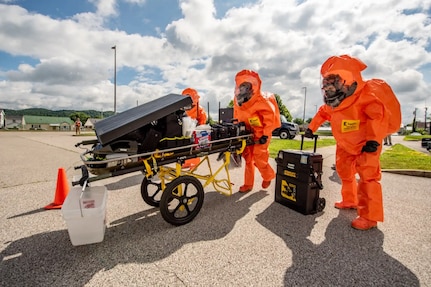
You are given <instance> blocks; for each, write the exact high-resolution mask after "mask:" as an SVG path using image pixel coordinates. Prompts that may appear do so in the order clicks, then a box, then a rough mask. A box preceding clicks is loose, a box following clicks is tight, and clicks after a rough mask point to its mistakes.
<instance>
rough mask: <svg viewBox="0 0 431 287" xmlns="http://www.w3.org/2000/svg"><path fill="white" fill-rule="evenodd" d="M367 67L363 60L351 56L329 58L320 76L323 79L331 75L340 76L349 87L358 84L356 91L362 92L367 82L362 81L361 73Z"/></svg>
mask: <svg viewBox="0 0 431 287" xmlns="http://www.w3.org/2000/svg"><path fill="white" fill-rule="evenodd" d="M366 68H367V65H365V64H364V63H363V62H362V61H361V60H359V59H357V58H353V57H351V56H349V55H341V56H332V57H329V58H328V59H327V60H326V61H325V62H324V63H323V65H322V68H321V69H320V74H321V75H322V77H323V78H325V77H327V76H328V75H330V74H338V75H340V76H341V78H343V79H344V80H345V81H346V84H347V85H351V84H353V83H354V82H356V83H357V88H356V91H359V90H361V89H362V88H363V87H364V85H365V82H364V80H363V79H362V75H361V71H363V70H365V69H366Z"/></svg>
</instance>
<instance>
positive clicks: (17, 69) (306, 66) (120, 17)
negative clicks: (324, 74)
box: [0, 0, 431, 124]
mask: <svg viewBox="0 0 431 287" xmlns="http://www.w3.org/2000/svg"><path fill="white" fill-rule="evenodd" d="M0 15H1V17H0V108H3V109H4V108H6V109H23V108H30V107H41V108H48V109H53V110H58V109H76V110H83V109H96V110H102V111H108V110H110V111H113V110H114V64H116V67H117V89H116V95H117V96H116V98H117V100H116V107H117V112H122V111H125V110H127V109H130V108H132V107H134V106H136V105H137V104H143V103H145V102H148V101H151V100H153V99H155V98H157V97H160V96H163V95H166V94H169V93H181V92H182V90H183V89H184V88H186V87H193V88H195V89H197V90H198V92H199V93H200V95H201V100H202V102H201V104H203V105H204V106H205V107H207V103H209V106H210V112H211V114H212V115H213V117H214V118H217V116H216V115H217V109H218V106H219V104H220V105H221V106H222V107H225V106H226V105H227V104H228V102H229V101H230V100H231V99H232V97H233V89H234V77H235V74H236V73H237V72H238V71H240V70H242V69H253V70H255V71H257V72H258V73H259V74H260V76H261V79H262V81H263V85H262V89H263V90H264V91H269V92H273V93H277V94H279V95H280V96H281V98H282V100H283V102H284V104H285V105H286V106H287V108H288V109H289V110H290V112H291V114H292V116H293V117H294V118H302V116H303V110H304V97H305V96H306V105H305V113H306V116H305V117H306V118H309V117H312V116H313V115H314V113H315V111H316V108H317V107H318V106H320V105H321V104H322V94H321V91H320V74H319V71H320V66H321V64H322V63H323V62H324V61H325V60H326V59H327V58H328V57H330V56H332V55H341V54H350V55H353V56H356V57H358V58H360V59H361V60H362V61H364V62H365V63H366V64H367V65H368V68H367V69H366V70H365V71H364V73H363V77H364V78H365V79H370V78H381V79H384V80H386V81H387V82H388V83H389V84H390V85H391V86H392V88H393V90H394V91H395V93H396V94H397V96H398V98H399V100H400V102H401V105H402V111H403V123H405V124H407V123H411V121H412V118H413V111H414V110H415V108H417V116H418V118H419V120H421V121H423V120H424V116H425V107H429V110H428V115H429V114H431V39H430V37H431V17H430V16H431V0H379V1H371V0H364V1H345V0H303V1H301V0H297V1H294V0H254V1H253V0H61V1H58V0H38V1H34V0H0ZM113 46H116V49H115V50H114V49H112V47H113ZM115 56H116V61H115V60H114V59H115Z"/></svg>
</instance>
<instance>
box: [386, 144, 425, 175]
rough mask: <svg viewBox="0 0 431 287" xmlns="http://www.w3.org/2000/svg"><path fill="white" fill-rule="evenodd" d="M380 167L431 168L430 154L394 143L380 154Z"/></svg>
mask: <svg viewBox="0 0 431 287" xmlns="http://www.w3.org/2000/svg"><path fill="white" fill-rule="evenodd" d="M380 164H381V167H382V169H417V170H431V156H429V155H426V154H424V153H421V152H418V151H415V150H412V149H410V148H408V147H406V146H403V145H402V144H395V145H394V146H392V147H391V148H389V149H387V150H386V151H385V152H384V153H382V155H381V156H380Z"/></svg>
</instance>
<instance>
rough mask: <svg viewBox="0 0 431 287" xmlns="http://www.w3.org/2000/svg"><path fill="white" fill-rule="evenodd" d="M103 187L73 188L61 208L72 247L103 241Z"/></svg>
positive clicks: (105, 192)
mask: <svg viewBox="0 0 431 287" xmlns="http://www.w3.org/2000/svg"><path fill="white" fill-rule="evenodd" d="M107 196H108V192H107V190H106V187H104V186H95V187H86V188H85V190H84V191H82V187H80V186H75V187H73V188H72V189H71V190H70V191H69V193H68V195H67V197H66V199H65V201H64V203H63V206H62V207H61V212H62V213H63V218H64V220H65V221H66V225H67V231H68V232H69V237H70V241H71V242H72V245H74V246H78V245H84V244H92V243H98V242H102V241H103V237H104V235H105V228H106V201H107Z"/></svg>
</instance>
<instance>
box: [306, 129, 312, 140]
mask: <svg viewBox="0 0 431 287" xmlns="http://www.w3.org/2000/svg"><path fill="white" fill-rule="evenodd" d="M304 137H306V138H313V137H314V134H313V131H312V130H310V129H306V130H305V132H304Z"/></svg>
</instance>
